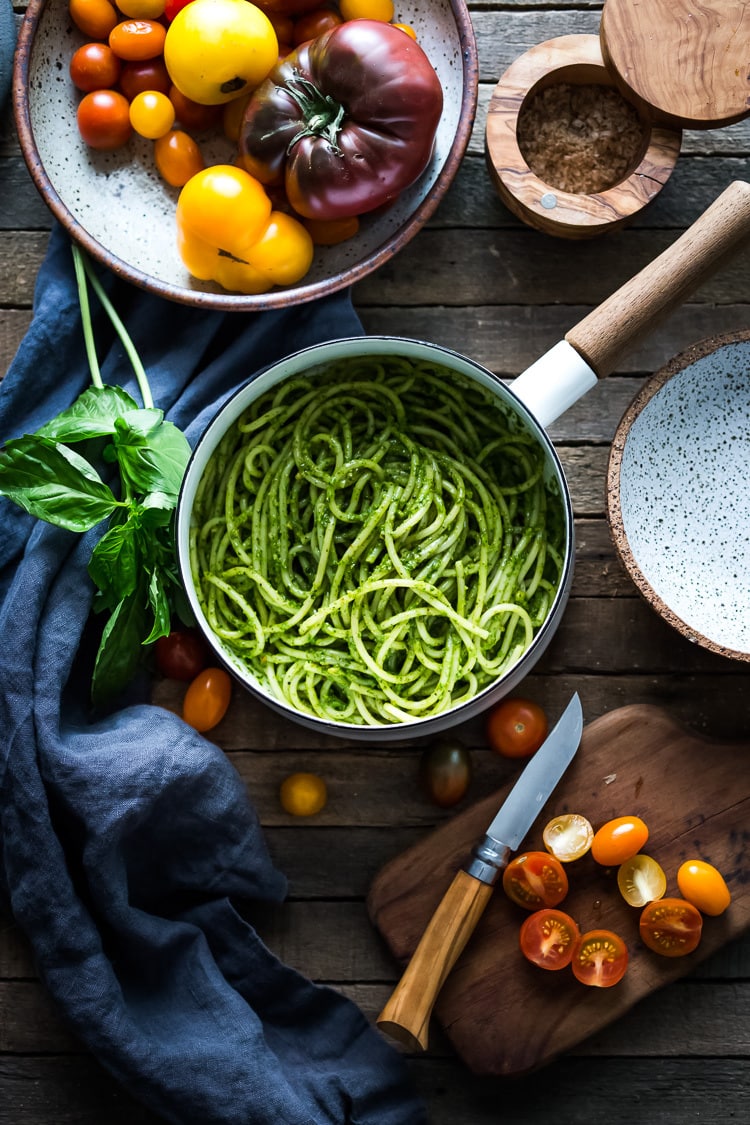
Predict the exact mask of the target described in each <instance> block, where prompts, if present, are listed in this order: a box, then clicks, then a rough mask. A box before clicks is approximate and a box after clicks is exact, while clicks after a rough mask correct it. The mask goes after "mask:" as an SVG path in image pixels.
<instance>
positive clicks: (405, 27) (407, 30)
mask: <svg viewBox="0 0 750 1125" xmlns="http://www.w3.org/2000/svg"><path fill="white" fill-rule="evenodd" d="M393 26H394V27H397V28H398V29H399V31H403V32H404V34H405V35H408V36H409V38H410V39H414V40H415V41H416V38H417V33H416V31H415V30H414V28H413V27H412V26H411V24H408V23H394V25H393Z"/></svg>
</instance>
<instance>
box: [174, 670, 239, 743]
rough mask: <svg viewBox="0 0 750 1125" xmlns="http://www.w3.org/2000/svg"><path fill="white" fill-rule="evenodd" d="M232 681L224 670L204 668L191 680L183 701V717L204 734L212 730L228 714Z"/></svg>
mask: <svg viewBox="0 0 750 1125" xmlns="http://www.w3.org/2000/svg"><path fill="white" fill-rule="evenodd" d="M231 698H232V681H231V679H230V677H229V673H228V672H225V671H224V669H223V668H204V669H203V671H202V672H199V673H198V675H197V676H196V677H195V679H194V680H191V682H190V684H189V685H188V689H187V691H186V692H185V698H184V699H183V701H182V717H183V719H184V720H185V722H186V723H189V724H190V726H191V727H194V728H195V729H196V730H197V731H201V733H203V732H204V731H207V730H212V729H213V728H214V727H215V726H216V725H217V724H218V723H220V722H221V720H222V719H223V718H224V716H225V715H226V713H227V708H228V707H229V701H230V699H231Z"/></svg>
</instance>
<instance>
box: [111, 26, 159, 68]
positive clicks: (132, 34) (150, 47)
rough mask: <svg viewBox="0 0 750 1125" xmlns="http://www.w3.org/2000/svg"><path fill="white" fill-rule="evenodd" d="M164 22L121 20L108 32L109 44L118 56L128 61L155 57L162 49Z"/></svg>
mask: <svg viewBox="0 0 750 1125" xmlns="http://www.w3.org/2000/svg"><path fill="white" fill-rule="evenodd" d="M166 37H167V32H166V28H165V27H164V24H161V23H157V22H156V20H122V21H121V22H120V23H118V24H117V25H116V26H115V27H113V28H112V30H111V31H110V33H109V45H110V47H111V48H112V50H113V51H114V52H115V54H116V55H117V57H118V58H120V59H127V60H128V61H129V62H134V61H136V60H138V61H140V60H142V59H155V58H157V56H159V55H160V54H161V53H162V52H163V50H164V40H165V39H166Z"/></svg>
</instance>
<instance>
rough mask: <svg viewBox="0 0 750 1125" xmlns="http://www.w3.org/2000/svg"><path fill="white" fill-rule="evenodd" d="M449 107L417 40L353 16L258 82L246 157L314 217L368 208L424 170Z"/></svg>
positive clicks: (243, 137)
mask: <svg viewBox="0 0 750 1125" xmlns="http://www.w3.org/2000/svg"><path fill="white" fill-rule="evenodd" d="M201 2H202V0H195V3H201ZM442 107H443V92H442V88H441V86H440V81H439V79H438V77H437V75H436V73H435V70H434V69H433V67H432V64H431V63H430V60H429V59H428V58H427V56H426V55H425V53H424V51H423V50H422V48H421V47H420V46H419V45H418V44H417V43H415V42H414V41H413V40H412V39H410V38H409V36H408V35H404V34H402V32H400V31H399V30H398V29H397V28H394V27H391V25H390V24H387V23H381V22H379V21H378V20H366V19H362V20H349V21H348V22H346V23H342V24H341V25H340V26H339V27H334V28H332V29H331V30H330V31H327V32H325V34H323V35H321V36H319V37H318V38H317V39H313V40H312V41H311V42H309V43H304V44H302V46H300V47H297V49H296V50H294V51H292V53H291V54H290V55H288V56H287V57H286V58H285V59H283V60H281V61H279V62H278V63H277V64H276V66H274V68H273V70H272V71H271V73H270V75H269V76H268V78H267V79H266V81H265V82H263V83H262V84H261V85H260V86H259V87H258V89H257V90H255V91H254V93H253V94H252V96H251V98H250V101H249V103H248V106H247V110H246V111H245V120H244V123H243V126H242V130H241V133H240V153H241V156H242V165H243V167H244V168H247V170H248V171H249V172H250V173H251V174H252V175H253V176H255V177H256V178H257V179H258V180H260V181H261V183H264V184H283V185H284V187H285V190H286V196H287V199H288V200H289V203H290V204H291V206H292V207H293V208H294V210H295V211H296V212H297V213H298V214H300V215H302V216H304V217H305V218H307V219H341V218H346V217H348V216H351V215H362V214H365V213H366V212H368V211H372V210H374V209H375V208H376V207H381V206H383V205H384V204H388V203H391V202H392V201H393V200H394V199H396V197H397V196H398V195H399V193H400V192H401V191H403V190H404V188H406V187H408V186H409V184H411V183H413V182H414V180H416V179H417V177H418V176H419V175H420V174H421V173H422V172H423V171H424V169H425V168H426V166H427V164H428V162H429V159H430V155H431V153H432V149H433V144H434V140H435V133H436V131H437V126H438V122H439V120H440V115H441V112H442Z"/></svg>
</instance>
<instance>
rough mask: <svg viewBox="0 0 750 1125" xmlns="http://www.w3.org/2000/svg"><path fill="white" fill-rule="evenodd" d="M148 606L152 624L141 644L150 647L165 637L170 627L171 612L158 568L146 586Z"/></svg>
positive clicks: (165, 588)
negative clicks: (151, 613) (150, 611)
mask: <svg viewBox="0 0 750 1125" xmlns="http://www.w3.org/2000/svg"><path fill="white" fill-rule="evenodd" d="M148 604H149V606H150V607H151V610H152V612H153V615H154V624H153V628H152V629H151V632H150V633H149V635H148V636H147V637H146V639H145V641H144V642H143V643H144V645H150V644H152V643H153V642H154V641H156V640H158V639H159V637H166V636H167V635H168V634H169V630H170V627H171V612H170V606H169V596H168V594H167V587H166V583H165V582H164V579H163V578H162V575H161V571H160V570H159V568H158V567H157V568H155V569H154V571H153V573H152V574H151V580H150V582H149V584H148Z"/></svg>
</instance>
